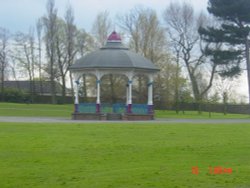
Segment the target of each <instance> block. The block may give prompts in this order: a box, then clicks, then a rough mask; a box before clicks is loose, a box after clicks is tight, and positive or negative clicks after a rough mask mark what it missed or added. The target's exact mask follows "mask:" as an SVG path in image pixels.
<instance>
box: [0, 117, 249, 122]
mask: <svg viewBox="0 0 250 188" xmlns="http://www.w3.org/2000/svg"><path fill="white" fill-rule="evenodd" d="M0 122H23V123H26V122H27V123H28V122H31V123H86V122H88V123H105V122H108V123H135V122H136V123H165V124H166V123H199V124H201V123H212V124H217V123H235V124H237V123H249V124H250V119H167V118H165V119H164V118H161V119H160V118H159V119H156V120H153V121H81V120H71V119H67V118H60V117H8V116H0Z"/></svg>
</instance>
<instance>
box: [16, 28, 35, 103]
mask: <svg viewBox="0 0 250 188" xmlns="http://www.w3.org/2000/svg"><path fill="white" fill-rule="evenodd" d="M34 40H35V39H34V33H33V30H32V29H31V30H30V32H29V34H24V33H21V32H19V33H17V34H16V36H15V42H16V44H15V45H16V47H15V52H14V58H15V59H16V60H17V61H18V65H19V67H20V68H22V69H23V70H24V72H25V73H27V75H28V77H29V84H30V94H31V102H33V101H34V94H35V83H34V78H35V64H36V57H35V51H34V48H35V46H34V45H35V41H34Z"/></svg>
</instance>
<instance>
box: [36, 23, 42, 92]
mask: <svg viewBox="0 0 250 188" xmlns="http://www.w3.org/2000/svg"><path fill="white" fill-rule="evenodd" d="M42 29H43V23H42V20H41V19H38V21H37V23H36V33H37V40H38V72H39V82H40V84H39V85H40V91H41V93H43V79H42Z"/></svg>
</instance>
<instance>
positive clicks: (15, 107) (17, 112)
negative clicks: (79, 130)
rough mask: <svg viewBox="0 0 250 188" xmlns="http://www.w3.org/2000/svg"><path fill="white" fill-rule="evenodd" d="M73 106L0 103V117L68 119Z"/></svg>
mask: <svg viewBox="0 0 250 188" xmlns="http://www.w3.org/2000/svg"><path fill="white" fill-rule="evenodd" d="M73 108H74V106H73V104H72V105H71V104H67V105H51V104H18V103H0V116H31V117H36V116H39V117H70V116H71V113H72V112H73Z"/></svg>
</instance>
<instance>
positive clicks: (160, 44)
mask: <svg viewBox="0 0 250 188" xmlns="http://www.w3.org/2000/svg"><path fill="white" fill-rule="evenodd" d="M224 1H226V0H210V1H209V4H208V10H209V12H210V13H211V14H213V15H215V17H214V16H209V15H207V14H206V13H204V12H201V13H199V14H198V13H196V12H195V11H194V8H193V7H192V5H190V4H188V3H182V4H180V3H171V4H170V5H169V6H168V7H167V8H166V9H165V11H164V12H163V23H161V22H160V20H159V18H158V16H157V13H156V12H155V10H153V9H150V8H142V7H135V8H134V9H132V10H131V11H129V12H128V13H126V14H124V15H119V16H118V17H117V19H116V20H115V21H114V20H111V19H110V17H109V13H108V12H107V11H105V12H101V13H99V14H98V15H97V17H96V20H95V22H94V23H93V29H92V33H87V32H85V31H84V30H83V29H79V28H77V26H76V25H75V23H74V13H73V9H72V7H70V6H68V7H67V9H66V12H65V16H64V17H63V18H61V17H59V16H58V15H57V9H56V7H55V2H54V0H48V2H47V12H46V15H45V16H43V17H41V18H39V19H38V21H37V24H36V26H35V27H34V28H31V29H30V31H29V33H20V32H19V33H17V34H15V35H11V34H10V33H9V32H8V31H7V30H6V29H3V28H1V29H0V70H1V71H0V74H1V80H0V82H1V92H3V91H4V80H6V79H7V76H8V75H7V73H8V74H11V77H12V78H14V79H18V77H20V75H21V74H23V76H25V77H27V78H29V80H30V81H34V80H38V81H40V87H41V88H43V85H42V84H43V80H49V81H50V83H51V84H50V85H51V102H52V103H56V92H55V82H56V81H58V82H60V83H61V85H62V96H63V97H65V96H66V85H67V83H69V85H70V87H71V88H73V87H72V86H73V78H72V75H71V74H70V72H69V69H68V68H69V66H70V65H72V63H74V61H75V59H76V58H79V57H82V56H84V55H85V54H86V53H88V52H89V51H92V50H94V49H97V48H98V47H100V46H102V45H104V44H105V42H106V38H107V36H108V34H110V33H111V29H113V28H112V26H113V25H114V23H116V25H117V26H119V30H120V33H121V34H122V36H123V38H124V39H125V40H124V41H125V43H126V44H125V45H128V46H129V47H130V49H131V50H133V51H135V52H136V53H139V54H141V55H143V56H145V57H146V58H148V59H150V60H151V61H152V62H153V63H155V64H156V65H157V66H159V67H160V68H161V72H160V73H159V74H158V76H157V78H156V81H155V85H154V86H155V94H156V96H157V97H158V100H160V102H162V103H176V104H177V105H178V103H179V102H180V101H185V100H192V99H193V100H194V101H195V102H197V103H200V102H202V101H203V100H206V99H208V97H209V91H210V90H211V87H212V85H213V81H214V79H215V78H216V77H220V76H235V75H237V74H239V72H240V70H242V66H241V64H240V62H242V60H243V59H244V57H248V56H249V43H248V34H249V31H250V30H249V28H248V25H247V24H248V23H249V19H250V18H248V17H249V16H248V14H247V8H246V7H248V6H250V3H249V2H248V1H247V0H241V1H240V2H237V3H236V2H234V1H230V2H229V1H227V2H224ZM235 3H236V4H237V6H236V5H235ZM227 5H228V6H227ZM231 5H235V6H231ZM233 7H236V8H233ZM221 9H223V10H224V11H221ZM241 9H244V10H243V11H242V10H241ZM234 13H236V14H234ZM216 17H217V18H216ZM236 44H237V45H236ZM242 46H245V50H242V49H243V48H242ZM246 60H247V62H249V59H246ZM248 64H249V63H247V65H248ZM7 70H8V71H7ZM248 70H249V69H248ZM122 80H123V78H122V77H116V76H113V75H110V76H108V78H106V79H104V80H103V84H102V85H103V86H105V87H102V93H103V95H104V96H105V94H106V96H110V100H111V101H112V102H116V101H117V98H119V97H121V96H120V95H122V92H121V91H122V89H121V88H123V86H122V85H124V82H123V81H122ZM30 83H31V85H30V91H35V88H34V87H35V85H34V84H32V83H33V82H30ZM91 83H92V84H93V79H91V78H88V77H86V76H84V77H83V91H82V93H83V96H84V97H87V94H88V93H89V92H88V91H87V90H86V88H87V87H86V86H87V85H90V84H91ZM107 86H108V87H107ZM114 86H115V88H114ZM118 86H119V87H118ZM134 89H135V91H136V92H137V93H138V96H142V97H140V98H139V101H140V100H141V101H140V102H142V101H143V100H145V98H146V96H144V93H146V89H147V88H146V80H145V79H144V78H143V76H139V77H138V78H137V80H136V85H135V87H134ZM71 92H72V91H71ZM225 92H227V91H223V94H221V96H225V95H227V94H225ZM249 92H250V91H249ZM31 93H33V92H31ZM124 93H125V92H124ZM215 95H217V96H218V92H217V93H215ZM2 96H3V95H2ZM143 96H144V97H143ZM212 98H213V99H215V98H216V96H213V97H212ZM221 98H223V97H221ZM227 98H228V97H227ZM223 99H225V97H224V98H223ZM224 102H227V101H225V100H224Z"/></svg>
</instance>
